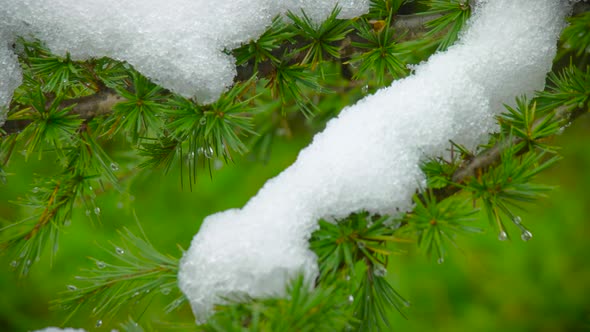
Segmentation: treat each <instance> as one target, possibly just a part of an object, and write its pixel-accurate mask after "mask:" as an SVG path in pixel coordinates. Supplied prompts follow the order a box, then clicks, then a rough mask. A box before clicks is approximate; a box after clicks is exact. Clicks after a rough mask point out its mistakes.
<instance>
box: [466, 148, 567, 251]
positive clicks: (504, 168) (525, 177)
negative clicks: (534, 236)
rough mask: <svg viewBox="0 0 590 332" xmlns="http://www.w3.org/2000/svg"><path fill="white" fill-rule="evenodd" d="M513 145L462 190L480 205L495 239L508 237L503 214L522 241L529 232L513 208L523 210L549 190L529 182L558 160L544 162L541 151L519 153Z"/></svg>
mask: <svg viewBox="0 0 590 332" xmlns="http://www.w3.org/2000/svg"><path fill="white" fill-rule="evenodd" d="M518 151H519V150H518V149H517V147H516V146H511V147H508V148H507V149H506V150H505V151H504V152H503V153H502V160H501V163H500V164H499V165H498V166H497V167H495V168H492V169H490V170H488V171H486V172H485V173H483V174H481V176H478V177H472V178H471V179H470V180H469V182H467V184H466V186H465V187H464V189H465V190H466V191H470V192H472V195H473V198H474V199H479V200H481V202H482V203H483V206H484V208H485V211H486V213H487V215H488V219H489V220H490V223H492V224H495V226H496V228H497V231H498V234H499V235H498V238H499V239H500V240H506V239H508V237H509V234H508V232H507V229H506V226H505V225H504V222H503V218H502V215H504V216H506V217H508V218H509V220H511V221H512V222H513V223H514V224H515V225H516V226H518V228H519V229H520V230H521V232H522V236H523V240H526V238H527V237H528V234H530V233H528V230H527V229H526V228H525V227H524V225H522V224H521V223H520V218H519V217H518V214H516V213H515V212H514V210H515V209H522V203H531V202H533V201H535V200H537V199H538V198H540V197H542V195H543V194H544V193H545V192H547V191H549V190H550V189H551V187H548V186H545V185H539V184H535V183H532V180H533V178H534V177H535V176H536V175H537V174H539V173H540V172H542V171H544V170H546V169H547V168H549V167H550V166H551V165H553V164H554V163H556V162H557V161H558V160H559V159H560V158H559V157H558V156H553V157H551V158H548V159H546V158H545V153H544V152H538V151H535V150H533V151H529V152H527V153H525V154H523V155H519V154H518Z"/></svg>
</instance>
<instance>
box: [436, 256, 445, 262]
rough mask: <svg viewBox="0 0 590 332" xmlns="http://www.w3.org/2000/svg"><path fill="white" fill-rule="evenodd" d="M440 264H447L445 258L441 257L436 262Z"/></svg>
mask: <svg viewBox="0 0 590 332" xmlns="http://www.w3.org/2000/svg"><path fill="white" fill-rule="evenodd" d="M436 262H437V263H438V264H442V263H444V262H445V258H444V257H439V258H438V260H437V261H436Z"/></svg>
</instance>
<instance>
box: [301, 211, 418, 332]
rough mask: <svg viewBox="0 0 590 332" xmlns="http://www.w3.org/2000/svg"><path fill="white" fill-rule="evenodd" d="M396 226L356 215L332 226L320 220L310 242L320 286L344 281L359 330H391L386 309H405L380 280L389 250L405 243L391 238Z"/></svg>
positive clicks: (402, 301)
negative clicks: (324, 283)
mask: <svg viewBox="0 0 590 332" xmlns="http://www.w3.org/2000/svg"><path fill="white" fill-rule="evenodd" d="M397 226H399V224H394V223H393V220H392V219H391V218H390V217H380V218H378V217H372V216H370V215H369V214H368V213H359V214H353V215H351V216H350V217H348V218H346V219H344V220H341V221H339V222H338V223H336V224H334V223H330V222H327V221H324V220H321V221H320V229H319V230H318V231H316V232H315V233H313V235H312V238H311V240H310V246H311V249H312V250H314V252H315V253H316V254H317V255H318V263H319V266H320V278H319V280H320V283H321V282H322V281H324V282H330V283H333V282H334V281H335V280H342V279H345V281H346V286H347V287H346V288H349V289H350V291H351V295H350V296H349V301H351V302H352V303H353V305H354V307H355V314H354V316H355V317H356V318H357V320H358V322H359V323H358V325H357V326H356V328H358V330H359V331H377V330H379V329H381V328H384V327H391V326H390V324H389V320H390V318H389V317H390V314H389V313H390V310H391V309H393V308H395V309H396V310H398V311H399V312H400V313H401V310H402V308H403V307H404V306H408V302H407V301H406V300H404V299H403V298H402V297H401V295H399V294H398V293H397V292H396V291H395V290H394V289H393V288H392V287H391V286H390V285H389V284H388V282H387V281H386V280H385V279H384V277H385V274H386V271H387V270H386V267H387V263H388V258H389V256H390V255H391V254H393V250H392V249H391V248H389V247H390V246H391V244H393V243H396V242H404V241H406V240H404V239H402V238H398V237H396V236H394V235H393V233H394V231H395V229H396V227H397ZM353 293H354V296H353V295H352V294H353Z"/></svg>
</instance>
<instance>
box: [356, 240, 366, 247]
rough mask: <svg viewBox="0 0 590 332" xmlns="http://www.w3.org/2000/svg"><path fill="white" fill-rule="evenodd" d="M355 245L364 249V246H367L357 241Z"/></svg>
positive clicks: (363, 242)
mask: <svg viewBox="0 0 590 332" xmlns="http://www.w3.org/2000/svg"><path fill="white" fill-rule="evenodd" d="M356 245H357V246H358V247H359V248H364V247H366V246H367V244H366V243H365V241H358V242H357V243H356Z"/></svg>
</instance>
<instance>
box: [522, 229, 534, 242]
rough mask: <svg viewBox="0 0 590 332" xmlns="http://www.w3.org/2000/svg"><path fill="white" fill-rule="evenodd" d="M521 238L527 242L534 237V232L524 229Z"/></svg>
mask: <svg viewBox="0 0 590 332" xmlns="http://www.w3.org/2000/svg"><path fill="white" fill-rule="evenodd" d="M520 238H521V239H522V240H523V241H524V242H527V241H529V240H530V239H532V238H533V233H531V232H529V231H528V230H524V231H522V234H521V235H520Z"/></svg>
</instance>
